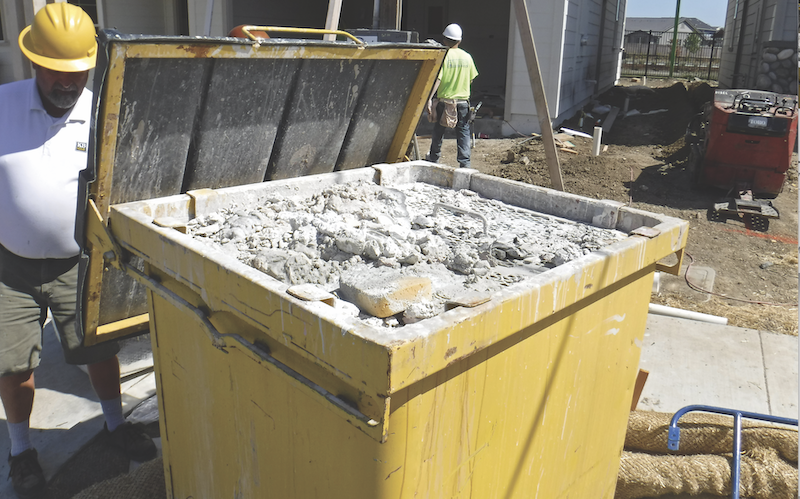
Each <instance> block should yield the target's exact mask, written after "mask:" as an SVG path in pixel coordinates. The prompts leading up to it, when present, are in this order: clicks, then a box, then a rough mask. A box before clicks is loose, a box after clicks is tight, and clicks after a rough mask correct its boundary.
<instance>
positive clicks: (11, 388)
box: [0, 370, 35, 423]
mask: <svg viewBox="0 0 800 499" xmlns="http://www.w3.org/2000/svg"><path fill="white" fill-rule="evenodd" d="M34 387H35V385H34V381H33V370H30V371H25V372H24V373H19V374H11V375H8V376H3V377H2V378H0V398H2V399H3V407H4V408H5V411H6V420H7V421H8V422H9V423H22V422H23V421H27V420H28V419H30V417H31V411H32V410H33V393H34Z"/></svg>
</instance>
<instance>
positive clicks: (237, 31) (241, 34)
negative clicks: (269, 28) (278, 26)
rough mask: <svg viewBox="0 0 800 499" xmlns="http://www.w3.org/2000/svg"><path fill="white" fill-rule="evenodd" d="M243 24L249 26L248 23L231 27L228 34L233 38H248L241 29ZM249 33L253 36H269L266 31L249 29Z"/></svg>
mask: <svg viewBox="0 0 800 499" xmlns="http://www.w3.org/2000/svg"><path fill="white" fill-rule="evenodd" d="M245 26H251V25H250V24H240V25H239V26H236V27H235V28H233V29H232V30H231V31H230V32H229V33H228V36H233V37H235V38H250V37H249V36H247V35H246V34H245V32H244V30H243V29H242V28H243V27H245ZM250 34H251V35H253V36H255V37H256V38H269V35H268V34H267V32H266V31H250Z"/></svg>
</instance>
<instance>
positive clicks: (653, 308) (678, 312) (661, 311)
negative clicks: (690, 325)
mask: <svg viewBox="0 0 800 499" xmlns="http://www.w3.org/2000/svg"><path fill="white" fill-rule="evenodd" d="M649 312H650V313H651V314H656V315H665V316H667V317H677V318H679V319H691V320H694V321H700V322H710V323H712V324H719V325H722V326H727V325H728V318H727V317H719V316H717V315H709V314H701V313H700V312H692V311H691V310H683V309H680V308H673V307H667V306H664V305H658V304H655V303H651V304H650V308H649Z"/></svg>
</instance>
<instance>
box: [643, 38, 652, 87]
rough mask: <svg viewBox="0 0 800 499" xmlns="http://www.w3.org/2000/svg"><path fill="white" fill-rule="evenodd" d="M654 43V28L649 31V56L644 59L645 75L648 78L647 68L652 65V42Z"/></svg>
mask: <svg viewBox="0 0 800 499" xmlns="http://www.w3.org/2000/svg"><path fill="white" fill-rule="evenodd" d="M651 43H653V30H652V29H651V30H650V31H648V33H647V57H645V59H644V77H645V78H647V68H648V67H649V66H650V44H651Z"/></svg>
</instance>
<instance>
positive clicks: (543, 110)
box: [514, 0, 564, 191]
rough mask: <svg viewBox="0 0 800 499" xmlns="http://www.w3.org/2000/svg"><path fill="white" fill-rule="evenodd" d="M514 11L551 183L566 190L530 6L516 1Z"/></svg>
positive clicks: (559, 188) (560, 189) (554, 186)
mask: <svg viewBox="0 0 800 499" xmlns="http://www.w3.org/2000/svg"><path fill="white" fill-rule="evenodd" d="M514 9H515V13H516V16H517V26H518V27H519V34H520V37H521V38H522V49H523V51H524V52H525V62H526V64H527V66H528V77H529V78H530V80H531V88H532V89H533V101H534V103H535V104H536V114H538V115H539V127H540V128H541V129H542V141H543V142H544V154H545V158H546V159H547V168H548V170H550V182H551V183H552V184H553V188H554V189H558V190H559V191H563V190H564V181H563V180H562V178H561V165H560V164H559V162H558V153H557V152H556V142H555V140H554V139H553V124H552V122H551V121H550V110H549V109H548V108H547V99H546V98H545V93H544V84H543V83H542V73H541V71H540V70H539V58H538V57H537V55H536V44H535V43H534V41H533V30H532V29H531V20H530V17H529V15H528V5H527V4H526V3H525V0H514Z"/></svg>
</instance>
